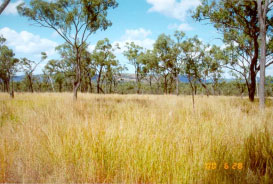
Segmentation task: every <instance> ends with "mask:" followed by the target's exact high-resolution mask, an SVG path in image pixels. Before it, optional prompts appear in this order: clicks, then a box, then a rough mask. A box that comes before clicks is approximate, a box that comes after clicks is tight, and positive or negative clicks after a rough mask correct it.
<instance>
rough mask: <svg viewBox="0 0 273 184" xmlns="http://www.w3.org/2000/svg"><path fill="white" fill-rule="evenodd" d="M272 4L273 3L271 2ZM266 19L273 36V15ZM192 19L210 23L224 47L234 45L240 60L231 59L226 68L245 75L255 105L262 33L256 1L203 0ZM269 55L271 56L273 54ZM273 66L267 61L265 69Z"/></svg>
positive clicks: (250, 96) (268, 29)
mask: <svg viewBox="0 0 273 184" xmlns="http://www.w3.org/2000/svg"><path fill="white" fill-rule="evenodd" d="M263 2H265V1H263ZM270 3H272V2H271V0H270ZM271 8H272V6H271V7H270V8H268V11H270V10H271ZM268 11H267V12H268ZM267 15H268V16H264V21H265V22H266V23H267V30H266V32H267V34H268V35H272V13H271V14H267ZM269 15H270V16H269ZM193 17H194V18H195V19H196V20H198V21H202V20H210V22H211V23H213V24H214V27H215V28H216V29H217V30H218V31H220V32H221V33H222V34H223V41H224V43H226V44H227V45H233V49H234V50H233V51H234V52H235V53H236V55H237V56H238V57H237V58H236V59H237V60H233V59H230V60H229V62H227V63H226V66H227V68H229V69H232V70H233V71H236V72H238V73H240V74H242V76H243V77H244V78H245V80H246V84H247V88H248V93H249V99H250V101H254V96H255V90H256V76H257V73H258V72H259V71H260V64H259V52H260V44H259V36H260V32H261V30H260V27H259V16H258V4H257V1H249V0H233V1H230V0H217V1H216V0H209V1H208V0H202V1H201V5H200V6H198V7H197V9H196V11H195V14H194V15H193ZM270 41H272V39H270ZM234 52H233V53H234ZM268 55H272V52H271V53H268ZM272 63H273V62H272V60H268V61H267V63H265V67H268V66H269V65H271V64H272Z"/></svg>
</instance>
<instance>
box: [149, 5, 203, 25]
mask: <svg viewBox="0 0 273 184" xmlns="http://www.w3.org/2000/svg"><path fill="white" fill-rule="evenodd" d="M146 1H147V3H149V4H151V5H152V7H151V8H150V9H149V12H158V13H161V14H163V15H165V16H168V17H172V18H175V19H178V20H180V21H185V19H186V17H187V16H188V15H189V14H188V11H189V10H192V9H194V8H196V7H197V6H198V5H199V4H200V0H180V1H177V0H146Z"/></svg>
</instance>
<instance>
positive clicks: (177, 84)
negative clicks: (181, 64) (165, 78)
mask: <svg viewBox="0 0 273 184" xmlns="http://www.w3.org/2000/svg"><path fill="white" fill-rule="evenodd" d="M176 95H177V96H178V95H179V75H178V74H176Z"/></svg>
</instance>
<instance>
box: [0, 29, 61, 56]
mask: <svg viewBox="0 0 273 184" xmlns="http://www.w3.org/2000/svg"><path fill="white" fill-rule="evenodd" d="M0 35H3V36H4V37H5V38H6V39H7V45H8V46H9V47H11V48H12V49H14V51H15V52H16V53H21V54H32V55H34V56H35V55H40V53H41V52H46V53H47V54H48V55H49V56H50V55H53V54H55V47H56V46H57V45H58V44H57V43H56V42H54V41H51V40H48V39H45V38H41V37H40V36H39V35H35V34H32V33H30V32H27V31H21V32H16V31H15V30H12V29H10V28H8V27H5V28H2V29H0Z"/></svg>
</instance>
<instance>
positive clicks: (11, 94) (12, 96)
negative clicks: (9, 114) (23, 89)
mask: <svg viewBox="0 0 273 184" xmlns="http://www.w3.org/2000/svg"><path fill="white" fill-rule="evenodd" d="M10 97H11V98H14V88H13V80H12V82H11V91H10Z"/></svg>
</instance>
